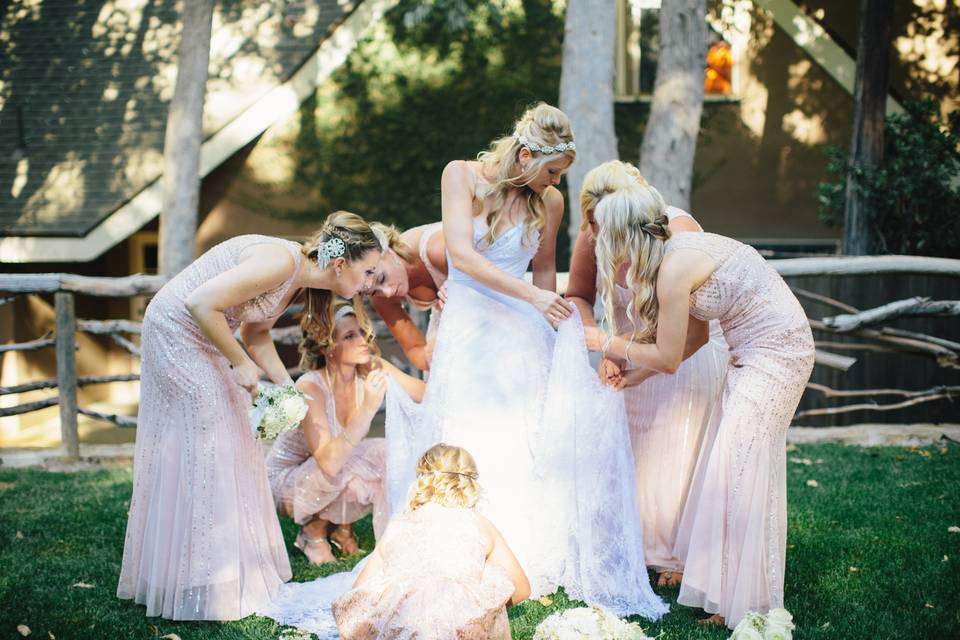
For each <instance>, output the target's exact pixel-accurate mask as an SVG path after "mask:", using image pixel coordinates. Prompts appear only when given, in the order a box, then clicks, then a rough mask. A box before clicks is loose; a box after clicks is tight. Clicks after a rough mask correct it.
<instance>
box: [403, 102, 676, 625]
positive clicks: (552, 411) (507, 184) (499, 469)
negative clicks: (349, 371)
mask: <svg viewBox="0 0 960 640" xmlns="http://www.w3.org/2000/svg"><path fill="white" fill-rule="evenodd" d="M575 149H576V146H575V144H574V142H573V136H572V133H571V130H570V123H569V120H568V119H567V116H566V115H565V114H564V113H563V112H562V111H560V110H559V109H556V108H554V107H551V106H549V105H546V104H539V105H537V106H535V107H533V108H531V109H529V110H528V111H527V112H526V113H524V114H523V116H522V117H521V118H520V120H519V121H518V122H517V123H516V125H515V127H514V131H513V133H512V134H511V135H508V136H506V137H503V138H501V139H499V140H496V141H494V142H493V144H492V145H491V147H490V150H489V151H487V152H484V153H481V154H480V156H479V158H478V161H474V162H468V161H454V162H451V163H449V164H448V165H447V167H446V169H445V170H444V172H443V178H442V181H441V196H442V207H443V233H444V238H445V240H446V245H447V251H448V252H449V256H450V260H449V262H450V264H449V277H448V280H447V302H446V305H445V306H444V310H443V320H442V322H441V323H440V328H439V332H438V334H437V342H436V347H435V349H434V355H433V361H432V365H431V372H430V382H429V384H428V385H427V391H426V394H425V396H424V400H423V404H422V407H421V412H422V413H421V415H420V416H419V424H413V425H403V426H401V424H400V423H401V422H402V421H401V420H399V419H397V412H395V413H394V415H393V416H392V417H388V422H387V430H388V431H387V448H388V451H390V450H391V449H392V448H394V445H393V444H392V443H393V442H397V441H398V440H400V439H401V438H403V437H406V438H409V439H412V440H413V441H414V442H415V443H416V444H415V445H414V446H409V447H407V448H408V449H409V450H410V451H411V452H413V453H416V454H419V453H420V452H422V451H423V450H424V449H426V448H427V447H429V446H430V445H431V444H433V443H434V442H439V441H442V442H446V443H447V444H452V445H456V446H459V447H463V448H465V449H467V450H468V451H470V452H472V453H473V455H474V458H475V459H476V462H477V466H478V468H479V470H480V473H482V474H483V476H484V478H485V479H486V480H485V482H484V491H485V496H484V500H483V501H482V502H481V506H480V509H481V511H482V512H483V514H484V515H485V516H486V517H488V518H489V519H490V520H491V521H492V522H494V523H496V526H497V527H498V528H499V529H500V530H501V532H502V533H503V535H504V537H505V539H506V540H507V542H508V544H509V545H510V547H511V549H513V550H514V552H515V553H516V555H517V558H518V559H519V561H520V563H521V564H522V565H523V568H524V570H525V571H526V573H527V575H528V576H529V577H530V582H531V586H532V591H533V595H534V597H536V596H538V595H544V594H547V593H552V592H553V591H555V590H556V589H557V588H558V587H563V588H564V589H565V590H566V592H567V595H568V596H570V597H571V598H574V599H579V600H585V601H586V602H588V603H591V604H601V605H604V606H606V607H608V608H610V609H612V610H613V611H616V612H617V613H619V614H621V615H627V614H639V615H643V616H646V617H648V618H657V617H659V616H660V614H662V613H663V612H664V611H665V610H666V606H665V605H664V604H663V603H662V602H661V601H660V600H659V599H658V598H657V597H656V596H655V595H654V594H653V592H652V590H651V589H650V585H649V581H648V579H647V572H646V568H645V565H644V557H643V546H642V540H643V538H642V533H641V530H640V524H639V517H638V515H637V509H636V491H635V487H634V483H633V466H632V465H633V460H632V454H631V453H630V451H631V450H630V441H629V435H628V431H627V422H626V416H625V413H624V407H623V399H622V397H621V396H620V395H618V394H617V393H616V392H614V391H612V390H611V389H609V388H605V387H603V386H602V385H601V384H600V382H599V381H598V380H597V377H596V374H595V373H594V372H593V370H592V369H591V368H590V365H589V363H588V361H587V355H586V350H585V346H584V341H583V330H582V325H581V323H580V319H579V317H577V316H576V315H575V312H574V311H573V308H572V307H571V306H570V305H568V303H567V302H566V301H564V300H563V299H562V298H561V297H560V296H559V295H557V294H556V293H555V289H556V260H555V251H556V238H557V232H558V229H559V228H560V223H561V220H562V217H563V196H562V195H561V194H560V192H559V191H558V190H557V189H556V187H555V185H557V183H559V181H560V178H561V176H562V175H563V173H564V172H566V170H567V168H568V167H569V166H570V164H571V163H572V162H573V160H574V158H575ZM531 263H532V267H533V284H530V283H528V282H526V281H525V280H524V279H523V276H524V273H525V272H526V271H527V267H528V265H531ZM555 327H558V328H559V329H558V330H555ZM401 434H403V435H401ZM395 451H396V449H395V448H394V451H393V452H392V454H393V455H395ZM388 455H391V454H388ZM414 461H415V459H412V460H409V461H406V462H402V463H401V461H399V460H396V461H395V462H394V463H393V464H391V462H390V461H389V460H388V470H387V475H388V483H389V484H390V489H389V490H390V492H391V501H392V502H396V501H397V500H398V498H399V497H400V495H401V494H402V491H401V489H402V488H404V487H406V486H408V485H409V482H410V481H411V480H412V475H410V474H412V469H413V463H414ZM397 470H402V472H403V473H401V474H400V475H399V476H398V473H399V472H398V471H397Z"/></svg>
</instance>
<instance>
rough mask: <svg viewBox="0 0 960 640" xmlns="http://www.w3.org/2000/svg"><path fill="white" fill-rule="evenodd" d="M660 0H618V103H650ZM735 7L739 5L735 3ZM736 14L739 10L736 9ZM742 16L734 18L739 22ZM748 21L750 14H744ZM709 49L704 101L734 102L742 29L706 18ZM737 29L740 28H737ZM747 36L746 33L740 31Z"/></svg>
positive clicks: (616, 77)
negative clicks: (647, 101)
mask: <svg viewBox="0 0 960 640" xmlns="http://www.w3.org/2000/svg"><path fill="white" fill-rule="evenodd" d="M661 2H662V0H617V41H616V61H615V64H614V70H615V71H614V73H615V91H616V96H617V100H619V101H623V102H629V101H644V100H649V99H650V96H651V95H652V94H653V83H654V80H655V79H656V75H657V53H658V49H659V40H660V5H661ZM737 4H738V5H739V4H740V3H737ZM738 11H739V9H738ZM743 18H744V16H741V15H737V16H735V21H736V22H738V23H739V22H742V20H743ZM746 19H747V20H749V14H747V15H746ZM708 22H709V23H710V25H709V32H708V36H707V37H708V49H707V51H705V52H704V99H705V100H707V101H727V100H735V99H736V96H737V94H738V91H737V89H738V85H737V80H738V78H737V76H738V75H739V69H738V65H737V64H736V62H737V59H738V58H739V57H741V56H739V51H740V50H741V43H742V41H743V40H744V38H743V37H742V36H740V35H739V34H740V33H741V29H739V28H737V29H724V27H723V24H722V23H721V22H720V21H719V20H711V19H708ZM738 26H739V25H738ZM743 33H746V32H743Z"/></svg>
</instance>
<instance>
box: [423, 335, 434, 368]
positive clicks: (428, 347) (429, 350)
mask: <svg viewBox="0 0 960 640" xmlns="http://www.w3.org/2000/svg"><path fill="white" fill-rule="evenodd" d="M435 346H437V345H436V342H435V341H434V340H428V341H427V344H425V345H423V357H424V358H426V360H427V366H426V370H427V371H429V370H430V362H431V361H432V360H433V348H434V347H435Z"/></svg>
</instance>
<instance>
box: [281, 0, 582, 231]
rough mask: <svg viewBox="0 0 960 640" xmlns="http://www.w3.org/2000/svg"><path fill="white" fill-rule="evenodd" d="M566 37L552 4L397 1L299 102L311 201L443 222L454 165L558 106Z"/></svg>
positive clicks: (385, 217)
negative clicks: (528, 117)
mask: <svg viewBox="0 0 960 640" xmlns="http://www.w3.org/2000/svg"><path fill="white" fill-rule="evenodd" d="M562 37H563V13H562V7H558V6H555V4H554V2H552V1H551V0H524V1H523V2H503V1H500V2H493V1H489V0H422V1H417V0H401V2H400V3H399V4H398V5H397V6H396V7H395V8H394V9H392V10H391V11H389V12H388V13H387V15H386V18H385V20H383V21H381V22H380V23H379V24H378V25H376V27H375V28H374V30H373V33H372V34H371V35H370V36H368V37H366V38H365V39H364V40H363V41H362V42H361V43H360V44H359V46H358V47H357V48H356V49H355V50H354V51H353V52H352V53H351V54H350V56H349V57H348V58H347V60H346V62H345V64H343V65H342V66H341V67H340V69H338V70H337V71H336V72H335V73H334V74H333V76H332V78H331V80H330V81H329V82H327V83H324V85H323V86H322V87H320V88H319V89H318V90H317V92H316V93H315V95H314V96H313V97H312V98H310V99H308V100H307V101H305V102H304V103H303V105H302V106H301V109H300V128H299V133H298V136H297V140H296V143H295V148H294V152H293V156H294V158H295V162H296V166H297V179H296V182H297V183H298V184H299V185H308V189H309V191H310V193H309V194H308V197H307V198H306V201H309V202H310V203H311V205H319V207H320V209H321V210H324V211H326V210H332V209H350V210H353V211H356V212H357V213H360V214H362V215H364V216H365V217H367V218H369V219H375V220H382V221H384V222H390V223H394V224H396V225H398V226H399V227H401V228H408V227H411V226H415V225H418V224H424V223H427V222H433V221H436V220H439V219H440V175H441V173H442V171H443V168H444V166H445V165H446V163H447V162H449V161H450V160H454V159H467V158H474V157H476V155H477V153H478V152H480V151H482V150H484V149H485V148H487V146H488V144H489V143H490V142H491V141H492V140H493V139H494V138H497V137H499V136H501V135H503V134H505V133H509V132H510V131H511V129H512V125H513V122H514V120H515V119H516V118H517V117H518V116H519V115H520V113H522V111H523V110H524V109H525V108H526V107H528V106H530V105H531V104H533V103H536V102H538V101H541V100H543V101H546V102H550V103H553V104H556V101H557V96H558V91H559V81H560V53H561V42H562ZM315 211H316V209H315V208H314V207H313V206H311V209H310V210H309V211H288V212H286V215H288V216H290V217H309V219H311V220H313V219H315V218H316V213H315ZM560 235H561V237H563V236H565V235H566V234H562V233H561V234H560Z"/></svg>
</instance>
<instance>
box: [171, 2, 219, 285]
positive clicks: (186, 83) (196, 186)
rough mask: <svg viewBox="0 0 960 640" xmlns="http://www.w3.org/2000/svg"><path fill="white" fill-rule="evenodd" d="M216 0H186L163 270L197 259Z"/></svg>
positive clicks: (173, 115)
mask: <svg viewBox="0 0 960 640" xmlns="http://www.w3.org/2000/svg"><path fill="white" fill-rule="evenodd" d="M212 23H213V0H188V1H187V2H184V3H183V32H182V35H181V39H180V49H179V52H178V60H177V83H176V86H175V87H174V90H173V100H171V101H170V111H169V114H168V115H167V130H166V137H165V139H164V145H163V210H162V212H161V214H160V272H161V273H163V274H165V275H167V276H170V277H172V276H175V275H176V274H177V273H178V272H180V271H181V270H182V269H183V268H184V267H186V266H187V265H188V264H190V263H191V262H192V261H193V258H194V243H195V240H194V237H195V236H196V233H197V209H198V206H199V201H200V146H201V144H203V99H204V93H205V92H206V87H207V67H208V66H209V64H210V30H211V27H212Z"/></svg>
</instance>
